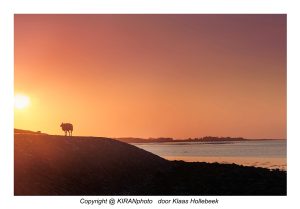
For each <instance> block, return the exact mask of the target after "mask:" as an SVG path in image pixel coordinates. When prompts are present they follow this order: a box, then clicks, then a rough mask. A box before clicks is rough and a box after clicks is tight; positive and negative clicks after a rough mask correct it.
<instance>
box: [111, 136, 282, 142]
mask: <svg viewBox="0 0 300 209" xmlns="http://www.w3.org/2000/svg"><path fill="white" fill-rule="evenodd" d="M114 139H115V140H118V141H122V142H126V143H166V142H167V143H177V142H216V143H217V142H219V143H224V142H235V141H273V140H286V139H245V138H231V137H207V138H206V137H203V138H196V139H173V138H150V139H144V138H133V137H124V138H114Z"/></svg>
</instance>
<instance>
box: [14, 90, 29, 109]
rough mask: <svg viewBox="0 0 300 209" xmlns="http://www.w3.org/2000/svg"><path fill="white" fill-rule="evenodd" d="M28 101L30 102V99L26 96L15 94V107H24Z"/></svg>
mask: <svg viewBox="0 0 300 209" xmlns="http://www.w3.org/2000/svg"><path fill="white" fill-rule="evenodd" d="M29 103H30V99H29V97H28V96H26V95H23V94H17V95H15V108H17V109H24V108H26V107H28V105H29Z"/></svg>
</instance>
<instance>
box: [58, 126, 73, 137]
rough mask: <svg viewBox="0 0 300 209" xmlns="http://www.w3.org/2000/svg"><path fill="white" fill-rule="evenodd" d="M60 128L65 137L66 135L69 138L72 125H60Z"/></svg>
mask: <svg viewBox="0 0 300 209" xmlns="http://www.w3.org/2000/svg"><path fill="white" fill-rule="evenodd" d="M60 127H61V129H62V130H63V131H64V132H65V136H67V135H68V134H69V136H72V132H73V125H72V124H71V123H61V125H60Z"/></svg>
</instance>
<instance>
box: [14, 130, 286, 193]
mask: <svg viewBox="0 0 300 209" xmlns="http://www.w3.org/2000/svg"><path fill="white" fill-rule="evenodd" d="M14 143H15V144H14V148H15V150H14V157H15V161H14V162H15V165H14V168H15V170H14V172H15V173H14V193H15V195H286V190H287V188H286V172H285V171H279V170H269V169H264V168H255V167H245V166H239V165H235V164H218V163H187V162H183V161H168V160H165V159H163V158H161V157H158V156H156V155H154V154H152V153H149V152H147V151H144V150H142V149H139V148H137V147H135V146H133V145H130V144H127V143H123V142H120V141H116V140H113V139H108V138H100V137H66V136H55V135H46V134H36V133H35V132H34V134H30V133H29V132H26V133H20V132H19V133H17V134H15V142H14Z"/></svg>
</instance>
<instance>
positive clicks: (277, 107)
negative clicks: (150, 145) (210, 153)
mask: <svg viewBox="0 0 300 209" xmlns="http://www.w3.org/2000/svg"><path fill="white" fill-rule="evenodd" d="M15 93H23V94H26V95H28V96H29V97H30V99H31V104H30V106H29V107H27V108H25V109H21V110H16V111H15V128H20V129H27V130H33V131H38V130H39V131H42V132H46V133H50V134H63V132H62V131H61V129H60V127H59V126H60V123H61V122H71V123H73V124H74V135H88V136H107V137H123V136H133V137H146V138H147V137H174V138H187V137H201V136H206V135H212V136H241V137H245V138H286V15H212V14H211V15H15Z"/></svg>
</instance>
